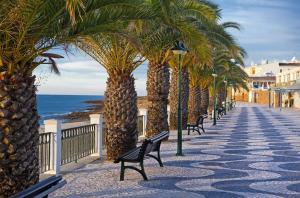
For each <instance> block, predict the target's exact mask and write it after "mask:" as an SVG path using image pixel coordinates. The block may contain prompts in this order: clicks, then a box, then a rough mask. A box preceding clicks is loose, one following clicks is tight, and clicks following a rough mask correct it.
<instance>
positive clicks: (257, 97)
mask: <svg viewBox="0 0 300 198" xmlns="http://www.w3.org/2000/svg"><path fill="white" fill-rule="evenodd" d="M244 70H245V72H246V73H247V74H248V76H249V79H248V89H249V91H246V90H239V91H237V92H236V94H235V95H236V96H235V100H236V101H243V102H251V103H258V104H265V105H270V106H274V107H278V106H280V105H282V106H291V107H298V99H297V94H298V92H297V91H296V90H295V89H294V91H293V92H288V89H287V88H288V87H289V86H292V85H294V84H296V81H297V80H298V79H300V63H299V62H298V61H297V60H296V58H293V59H292V60H291V61H285V62H273V63H269V62H268V61H263V62H262V63H261V64H260V65H252V66H250V67H246V68H245V69H244ZM294 86H295V85H294ZM291 95H292V96H291ZM291 98H292V99H291ZM296 100H297V101H296ZM287 101H288V104H287ZM299 108H300V102H299Z"/></svg>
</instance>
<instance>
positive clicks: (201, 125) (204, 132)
mask: <svg viewBox="0 0 300 198" xmlns="http://www.w3.org/2000/svg"><path fill="white" fill-rule="evenodd" d="M200 128H201V129H202V131H203V133H205V130H204V127H203V125H201V127H200Z"/></svg>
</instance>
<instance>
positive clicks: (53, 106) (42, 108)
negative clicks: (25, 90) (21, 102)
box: [37, 94, 104, 122]
mask: <svg viewBox="0 0 300 198" xmlns="http://www.w3.org/2000/svg"><path fill="white" fill-rule="evenodd" d="M103 98H104V96H101V95H99V96H96V95H51V94H38V95H37V107H38V113H39V116H40V122H43V121H44V120H47V119H54V118H57V117H59V116H63V115H67V114H69V113H72V112H83V111H87V110H88V108H89V107H91V106H92V105H91V104H88V103H85V101H90V100H101V99H103Z"/></svg>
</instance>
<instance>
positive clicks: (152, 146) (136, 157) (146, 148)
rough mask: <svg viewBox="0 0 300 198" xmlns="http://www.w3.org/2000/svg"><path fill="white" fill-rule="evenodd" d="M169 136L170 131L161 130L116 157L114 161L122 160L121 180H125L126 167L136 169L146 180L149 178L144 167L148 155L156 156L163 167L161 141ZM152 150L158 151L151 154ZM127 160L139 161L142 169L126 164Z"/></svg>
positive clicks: (128, 161)
mask: <svg viewBox="0 0 300 198" xmlns="http://www.w3.org/2000/svg"><path fill="white" fill-rule="evenodd" d="M168 137H169V132H168V131H164V132H161V133H159V134H158V135H155V136H153V137H151V138H149V139H145V140H144V141H143V143H142V145H141V146H139V147H137V148H135V149H132V150H131V151H129V152H127V153H125V154H123V155H121V156H120V157H118V159H116V160H115V161H114V163H120V162H121V173H120V181H124V175H125V170H126V169H132V170H135V171H137V172H139V173H140V174H141V175H142V176H143V178H144V180H148V178H147V175H146V173H145V169H144V159H145V158H146V157H151V158H154V159H155V160H157V161H158V163H159V165H160V166H161V167H163V163H162V161H161V158H160V145H161V142H162V141H163V140H164V139H166V138H168ZM152 152H156V153H157V155H156V156H155V155H153V154H151V153H152ZM125 162H126V163H138V164H140V167H141V169H138V168H136V167H134V166H125Z"/></svg>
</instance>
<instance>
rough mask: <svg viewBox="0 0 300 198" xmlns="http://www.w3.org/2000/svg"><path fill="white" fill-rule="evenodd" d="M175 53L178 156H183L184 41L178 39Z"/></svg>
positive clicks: (174, 49)
mask: <svg viewBox="0 0 300 198" xmlns="http://www.w3.org/2000/svg"><path fill="white" fill-rule="evenodd" d="M171 50H172V52H173V54H174V55H176V56H178V80H177V81H178V107H177V108H178V115H177V117H178V120H177V153H176V155H177V156H183V154H182V112H181V90H182V85H181V75H182V74H181V72H182V71H181V69H182V68H181V67H182V57H183V56H184V55H185V54H186V53H187V50H186V48H185V47H184V45H183V43H181V42H179V41H176V43H175V46H174V47H173V48H172V49H171Z"/></svg>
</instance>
